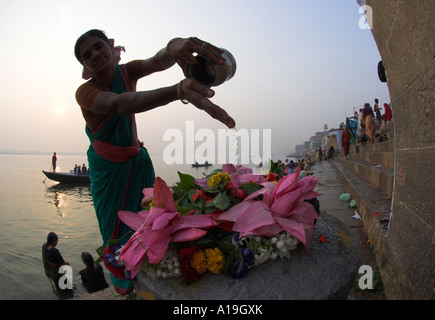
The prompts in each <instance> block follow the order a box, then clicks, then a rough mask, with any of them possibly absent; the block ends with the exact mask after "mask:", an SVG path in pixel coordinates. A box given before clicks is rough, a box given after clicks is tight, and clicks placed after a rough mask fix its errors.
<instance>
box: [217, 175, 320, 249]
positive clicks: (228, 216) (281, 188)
mask: <svg viewBox="0 0 435 320" xmlns="http://www.w3.org/2000/svg"><path fill="white" fill-rule="evenodd" d="M300 171H301V170H300V168H298V169H297V170H296V171H295V172H294V173H292V174H290V175H288V176H286V177H284V178H282V179H280V180H279V182H278V183H277V184H275V182H265V183H262V185H263V186H264V187H263V188H262V189H260V190H258V191H256V192H253V193H251V194H250V195H249V196H248V197H246V199H245V200H244V201H242V202H241V203H239V204H237V205H235V206H234V207H232V208H230V209H229V210H227V211H225V212H223V213H222V214H221V215H220V216H219V220H226V221H232V222H235V223H234V226H233V231H237V232H240V236H241V237H243V236H246V235H258V236H273V235H275V234H277V233H280V232H282V231H283V230H285V231H286V232H288V233H289V234H291V235H292V236H294V237H295V238H296V239H298V240H299V241H301V242H302V243H303V244H304V245H305V247H306V249H307V250H308V248H309V246H310V244H311V241H312V238H313V233H314V223H315V220H316V219H318V218H319V215H318V214H317V212H316V210H315V209H314V207H313V206H312V205H311V204H310V203H308V202H305V201H304V200H309V199H313V198H315V197H317V196H319V195H320V194H319V193H317V192H315V191H313V189H314V187H315V186H316V184H317V180H318V179H316V178H313V177H312V176H308V177H305V178H303V179H301V180H299V181H298V179H299V175H300ZM259 195H262V196H263V200H254V199H256V198H257V197H258V196H259Z"/></svg>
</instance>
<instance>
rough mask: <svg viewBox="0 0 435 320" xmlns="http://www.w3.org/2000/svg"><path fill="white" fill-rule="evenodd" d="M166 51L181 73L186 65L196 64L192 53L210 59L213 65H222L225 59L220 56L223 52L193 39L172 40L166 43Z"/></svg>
mask: <svg viewBox="0 0 435 320" xmlns="http://www.w3.org/2000/svg"><path fill="white" fill-rule="evenodd" d="M166 50H167V52H168V54H169V55H170V56H171V57H172V58H173V59H174V60H175V61H176V62H177V64H178V65H179V66H180V67H181V69H183V72H185V69H186V68H185V67H186V63H190V64H191V65H195V64H196V63H197V60H196V59H195V56H194V55H193V53H197V54H199V55H201V56H204V57H206V58H208V59H210V61H211V62H212V63H214V64H223V63H224V62H225V58H224V57H223V56H222V53H223V52H224V51H223V50H221V49H219V48H218V47H216V46H214V45H212V44H210V43H208V42H205V41H202V40H200V39H198V38H195V37H191V38H187V39H182V38H175V39H172V40H171V41H169V42H168V45H167V46H166Z"/></svg>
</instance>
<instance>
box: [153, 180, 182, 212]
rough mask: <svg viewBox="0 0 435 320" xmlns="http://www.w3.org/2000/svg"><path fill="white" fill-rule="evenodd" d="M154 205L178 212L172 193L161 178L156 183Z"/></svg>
mask: <svg viewBox="0 0 435 320" xmlns="http://www.w3.org/2000/svg"><path fill="white" fill-rule="evenodd" d="M154 203H155V205H156V207H158V208H165V209H168V210H169V211H171V212H175V211H177V208H176V206H175V201H174V198H173V196H172V192H171V191H170V189H169V187H168V185H167V184H166V182H165V181H163V180H162V179H161V178H160V177H157V178H156V180H155V181H154Z"/></svg>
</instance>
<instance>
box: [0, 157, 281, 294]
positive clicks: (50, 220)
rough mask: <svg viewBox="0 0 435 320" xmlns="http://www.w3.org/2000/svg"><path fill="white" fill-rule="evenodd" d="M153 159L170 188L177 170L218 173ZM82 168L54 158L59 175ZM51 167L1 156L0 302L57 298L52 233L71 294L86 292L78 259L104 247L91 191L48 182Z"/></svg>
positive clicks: (72, 160) (46, 160) (46, 161)
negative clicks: (49, 244)
mask: <svg viewBox="0 0 435 320" xmlns="http://www.w3.org/2000/svg"><path fill="white" fill-rule="evenodd" d="M151 157H152V160H153V164H154V168H155V171H156V176H160V177H161V178H162V179H163V180H165V181H166V182H167V183H168V185H172V184H174V183H175V182H176V181H178V175H177V171H180V172H182V173H186V174H190V175H192V176H194V177H195V178H201V177H203V173H205V174H208V173H210V172H211V171H213V170H214V169H217V168H221V166H219V165H213V166H211V167H209V168H192V167H191V165H187V164H185V165H166V164H165V163H164V162H163V159H162V157H161V156H160V157H159V156H151ZM284 158H285V157H284ZM284 158H282V159H284ZM83 163H87V160H86V155H61V154H58V171H69V170H70V169H73V167H74V165H75V164H79V165H81V164H83ZM50 165H51V155H34V154H32V155H24V154H0V168H1V170H0V218H1V223H0V265H1V266H2V267H3V268H2V269H3V272H1V273H0V299H23V300H35V299H41V300H56V299H59V296H58V295H57V294H56V291H55V290H54V288H53V286H52V283H51V282H50V280H49V279H48V278H47V277H46V275H45V272H44V267H43V264H42V258H41V248H42V245H43V243H44V242H46V238H47V234H48V233H49V232H50V231H54V232H56V233H57V235H58V236H59V242H58V245H57V248H58V249H59V251H60V252H61V253H62V255H63V257H64V259H65V260H66V261H68V262H69V263H70V265H71V267H72V270H73V283H74V284H75V285H76V289H75V290H74V293H76V294H82V295H83V294H85V293H86V290H85V288H84V287H83V285H82V284H81V281H80V276H79V271H80V270H81V269H83V268H84V267H85V266H84V264H83V262H82V261H81V258H80V256H81V253H82V252H83V251H88V252H89V253H91V254H92V255H93V257H94V259H96V258H97V254H96V252H95V250H96V249H97V248H98V247H99V246H100V245H101V243H102V241H101V236H100V233H99V229H98V223H97V219H96V217H95V212H94V208H93V203H92V198H91V193H90V188H89V187H86V186H64V185H62V184H59V183H57V182H54V181H51V180H49V179H46V177H45V175H44V174H43V173H42V170H48V169H49V168H50ZM104 269H105V268H104ZM105 272H106V280H107V281H108V282H109V281H110V278H109V274H108V273H107V271H106V270H105Z"/></svg>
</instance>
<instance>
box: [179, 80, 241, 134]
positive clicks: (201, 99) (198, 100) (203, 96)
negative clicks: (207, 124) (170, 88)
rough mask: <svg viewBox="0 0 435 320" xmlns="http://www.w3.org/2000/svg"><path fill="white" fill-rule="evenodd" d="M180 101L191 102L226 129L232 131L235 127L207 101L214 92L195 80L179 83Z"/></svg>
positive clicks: (229, 119) (219, 110)
mask: <svg viewBox="0 0 435 320" xmlns="http://www.w3.org/2000/svg"><path fill="white" fill-rule="evenodd" d="M179 95H181V96H180V97H179V98H180V99H185V100H187V101H189V102H191V103H192V104H193V105H194V106H195V107H197V108H198V109H201V110H204V111H205V112H207V113H208V114H209V115H210V116H211V117H213V118H214V119H216V120H219V121H220V122H222V123H223V124H225V125H226V126H227V127H228V128H230V129H232V128H234V127H235V126H236V122H235V121H234V119H233V118H231V117H230V116H229V115H228V113H227V112H226V111H225V110H224V109H222V108H221V107H219V106H217V105H215V104H214V103H213V102H211V101H210V100H209V98H211V97H213V96H214V91H213V90H212V89H210V88H208V87H207V86H204V85H202V84H200V83H199V82H198V81H197V80H195V79H191V78H186V79H184V80H183V81H181V82H180V92H179Z"/></svg>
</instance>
